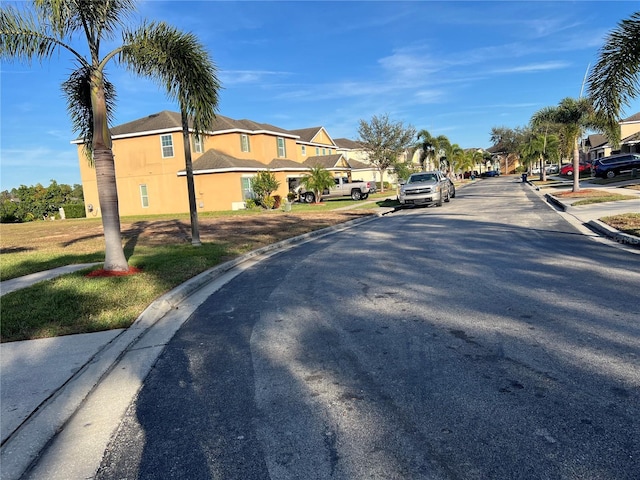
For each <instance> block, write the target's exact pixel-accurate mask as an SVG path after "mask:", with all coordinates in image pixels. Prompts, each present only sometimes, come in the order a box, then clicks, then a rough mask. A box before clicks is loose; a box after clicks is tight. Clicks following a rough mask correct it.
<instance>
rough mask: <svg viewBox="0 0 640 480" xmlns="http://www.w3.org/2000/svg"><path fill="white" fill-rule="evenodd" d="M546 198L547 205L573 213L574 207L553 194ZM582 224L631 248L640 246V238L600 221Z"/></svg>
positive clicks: (547, 195)
mask: <svg viewBox="0 0 640 480" xmlns="http://www.w3.org/2000/svg"><path fill="white" fill-rule="evenodd" d="M544 197H545V199H546V201H547V203H550V204H552V205H553V206H555V207H556V208H558V209H559V210H562V211H563V212H567V213H571V211H572V210H573V207H572V206H571V205H566V204H565V203H563V202H561V201H560V200H558V199H557V198H556V197H554V196H553V195H551V194H548V193H546V194H545V195H544ZM582 224H583V225H585V226H587V227H589V228H590V229H591V230H592V231H594V232H596V233H598V234H600V235H603V236H605V237H607V238H610V239H612V240H614V241H615V242H618V243H622V244H625V245H631V246H640V238H638V237H636V236H634V235H629V234H627V233H623V232H621V231H619V230H616V229H615V228H613V227H610V226H609V225H607V224H606V223H604V222H601V221H599V220H589V221H588V222H583V223H582Z"/></svg>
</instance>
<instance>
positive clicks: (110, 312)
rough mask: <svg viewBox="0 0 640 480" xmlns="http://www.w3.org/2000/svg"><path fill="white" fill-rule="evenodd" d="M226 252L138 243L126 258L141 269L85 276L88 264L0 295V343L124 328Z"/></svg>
mask: <svg viewBox="0 0 640 480" xmlns="http://www.w3.org/2000/svg"><path fill="white" fill-rule="evenodd" d="M231 254H232V249H231V248H230V246H229V245H224V244H203V245H202V246H201V247H199V248H193V247H192V246H191V245H167V246H162V247H142V248H140V249H139V250H138V251H137V252H136V254H135V255H134V256H132V257H131V258H130V259H129V264H130V265H131V266H132V267H136V268H139V269H140V270H141V273H138V274H135V275H127V276H119V277H87V273H89V272H90V271H91V270H92V269H87V270H82V271H79V272H75V273H71V274H67V275H63V276H61V277H57V278H55V279H52V280H48V281H45V282H39V283H36V284H35V285H33V286H31V287H27V288H24V289H21V290H18V291H15V292H11V293H8V294H6V295H3V296H2V323H1V324H0V335H1V339H2V341H3V342H9V341H16V340H26V339H32V338H43V337H52V336H59V335H69V334H73V333H86V332H97V331H102V330H111V329H116V328H127V327H128V326H130V325H131V324H132V323H133V322H134V321H135V319H136V318H138V316H139V315H140V314H141V313H142V311H143V310H144V309H145V308H146V307H147V306H148V305H149V304H150V303H151V302H153V301H154V300H155V299H156V298H158V297H159V296H160V295H162V294H164V293H165V292H167V291H169V290H171V289H172V288H174V287H176V286H177V285H179V284H181V283H183V282H184V281H186V280H188V279H190V278H192V277H194V276H195V275H197V274H199V273H201V272H203V271H205V270H207V269H208V268H211V267H213V266H215V265H217V264H219V263H220V262H221V261H222V260H223V259H225V258H226V257H228V256H230V255H231Z"/></svg>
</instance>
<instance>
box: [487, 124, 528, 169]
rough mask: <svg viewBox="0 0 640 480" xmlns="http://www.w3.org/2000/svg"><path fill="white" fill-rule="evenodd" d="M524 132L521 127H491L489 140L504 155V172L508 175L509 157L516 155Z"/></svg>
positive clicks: (515, 156)
mask: <svg viewBox="0 0 640 480" xmlns="http://www.w3.org/2000/svg"><path fill="white" fill-rule="evenodd" d="M523 138H524V132H523V129H522V128H508V127H493V128H492V129H491V142H492V143H493V145H495V146H496V147H498V149H499V153H501V154H502V155H504V163H505V165H504V173H505V174H506V175H509V158H510V157H512V158H513V159H514V161H515V158H517V157H518V155H519V153H520V144H521V143H522V142H523Z"/></svg>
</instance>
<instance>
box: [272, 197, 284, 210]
mask: <svg viewBox="0 0 640 480" xmlns="http://www.w3.org/2000/svg"><path fill="white" fill-rule="evenodd" d="M272 198H273V208H280V205H281V204H282V197H281V196H280V195H274V196H273V197H272Z"/></svg>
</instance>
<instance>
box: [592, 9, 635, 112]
mask: <svg viewBox="0 0 640 480" xmlns="http://www.w3.org/2000/svg"><path fill="white" fill-rule="evenodd" d="M639 74H640V11H639V12H635V13H634V14H633V15H631V17H630V18H629V19H626V20H623V21H622V22H620V23H619V24H618V27H617V28H616V29H615V30H613V31H612V32H611V33H610V34H609V35H608V37H607V39H606V41H605V44H604V45H603V46H602V48H601V49H600V52H599V57H598V62H597V63H596V65H595V66H594V68H593V70H592V71H591V73H590V74H589V79H588V82H587V88H588V92H589V95H590V96H591V98H592V100H593V104H594V106H595V107H596V109H597V110H600V111H602V112H604V113H605V114H606V115H607V117H609V121H615V122H617V121H618V119H619V117H620V114H621V110H622V109H623V107H624V106H628V105H629V104H630V102H631V100H632V99H633V98H635V97H637V96H638V95H639V94H640V85H639V80H640V79H639Z"/></svg>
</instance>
